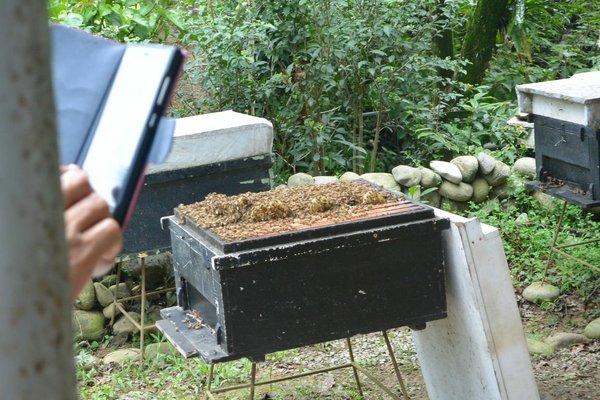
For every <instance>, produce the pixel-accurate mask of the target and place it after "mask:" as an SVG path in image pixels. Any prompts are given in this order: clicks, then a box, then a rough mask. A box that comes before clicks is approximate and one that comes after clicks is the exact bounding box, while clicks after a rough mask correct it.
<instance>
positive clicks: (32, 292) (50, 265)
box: [0, 0, 77, 400]
mask: <svg viewBox="0 0 600 400" xmlns="http://www.w3.org/2000/svg"><path fill="white" fill-rule="evenodd" d="M49 60H50V58H49V32H48V16H47V10H46V2H45V1H40V0H2V1H0V398H2V399H57V400H58V399H60V400H63V399H67V400H68V399H76V398H77V393H76V380H75V368H74V363H73V354H72V352H73V350H72V332H71V322H70V321H71V318H70V316H71V304H70V297H71V293H70V287H69V283H68V282H69V280H68V267H67V256H66V249H65V240H64V227H63V217H62V207H63V206H62V204H63V202H62V197H61V194H60V189H59V178H58V157H57V149H56V130H55V122H54V102H53V96H52V86H51V74H50V63H49Z"/></svg>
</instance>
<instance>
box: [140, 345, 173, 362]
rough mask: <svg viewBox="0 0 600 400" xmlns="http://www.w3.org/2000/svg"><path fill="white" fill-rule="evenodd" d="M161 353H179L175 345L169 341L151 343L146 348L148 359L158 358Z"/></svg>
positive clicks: (171, 354)
mask: <svg viewBox="0 0 600 400" xmlns="http://www.w3.org/2000/svg"><path fill="white" fill-rule="evenodd" d="M159 354H166V355H170V356H176V355H177V354H179V353H178V352H177V350H176V349H175V347H173V345H172V344H171V343H169V342H161V343H150V344H149V345H147V346H146V348H145V349H144V357H145V358H146V359H148V360H151V359H153V358H157V357H158V355H159Z"/></svg>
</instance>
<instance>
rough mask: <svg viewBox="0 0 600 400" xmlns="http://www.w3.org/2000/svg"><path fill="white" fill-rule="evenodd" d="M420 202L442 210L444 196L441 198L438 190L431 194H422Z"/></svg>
mask: <svg viewBox="0 0 600 400" xmlns="http://www.w3.org/2000/svg"><path fill="white" fill-rule="evenodd" d="M420 201H421V202H422V203H425V204H427V205H429V206H431V207H435V208H440V206H441V205H442V196H440V194H439V192H438V191H437V190H432V191H431V192H427V193H425V194H422V195H421V200H420Z"/></svg>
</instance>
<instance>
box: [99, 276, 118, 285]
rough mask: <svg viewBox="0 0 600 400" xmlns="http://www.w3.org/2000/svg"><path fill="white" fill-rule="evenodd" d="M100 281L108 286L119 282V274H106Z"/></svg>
mask: <svg viewBox="0 0 600 400" xmlns="http://www.w3.org/2000/svg"><path fill="white" fill-rule="evenodd" d="M98 282H100V283H101V284H103V285H104V286H106V287H109V286H112V285H116V284H117V274H110V275H104V276H103V277H102V279H100V280H99V281H98Z"/></svg>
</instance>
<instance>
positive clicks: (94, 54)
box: [50, 25, 185, 229]
mask: <svg viewBox="0 0 600 400" xmlns="http://www.w3.org/2000/svg"><path fill="white" fill-rule="evenodd" d="M50 31H51V40H52V77H53V85H54V97H55V104H56V111H57V128H58V135H59V138H58V143H59V154H60V162H61V164H63V165H64V164H70V163H74V164H77V165H79V166H80V167H81V168H82V169H83V170H85V171H86V172H87V173H88V176H89V179H90V183H91V185H92V187H93V189H94V190H95V191H96V192H97V193H99V194H100V195H101V196H102V197H103V198H104V199H105V200H106V201H107V203H108V205H109V208H110V211H111V213H112V215H113V217H114V218H115V219H116V220H117V222H119V224H120V225H121V227H122V229H124V228H125V226H126V225H127V222H128V220H129V218H130V216H131V212H132V210H133V207H134V205H135V202H136V199H137V195H138V193H139V190H140V189H141V186H142V183H143V180H144V179H143V178H144V171H145V167H146V165H147V164H148V163H149V162H152V163H160V162H161V161H163V159H164V158H165V157H166V155H167V153H168V151H169V149H170V144H171V140H172V136H173V130H174V126H175V124H174V121H173V120H170V119H168V118H164V117H163V114H164V112H165V110H166V109H167V106H168V104H169V101H170V98H171V95H172V93H173V91H174V89H175V87H176V82H177V80H178V79H179V75H180V73H181V70H182V68H183V63H184V60H185V52H184V51H183V50H181V49H179V48H177V47H175V46H168V45H159V44H146V43H127V44H124V43H117V42H114V41H110V40H107V39H103V38H99V37H96V36H94V35H91V34H89V33H86V32H83V31H79V30H75V29H72V28H67V27H64V26H60V25H52V26H51V27H50Z"/></svg>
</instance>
